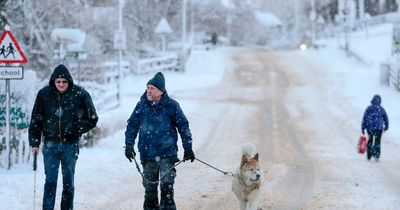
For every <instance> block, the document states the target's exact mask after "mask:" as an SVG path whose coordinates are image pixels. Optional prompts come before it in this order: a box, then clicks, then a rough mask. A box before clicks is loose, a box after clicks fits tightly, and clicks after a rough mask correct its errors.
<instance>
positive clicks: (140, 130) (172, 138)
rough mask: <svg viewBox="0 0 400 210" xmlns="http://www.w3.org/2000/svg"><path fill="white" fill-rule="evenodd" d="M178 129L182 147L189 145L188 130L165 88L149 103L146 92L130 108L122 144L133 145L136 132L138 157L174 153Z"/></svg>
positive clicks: (186, 123) (173, 155) (180, 110)
mask: <svg viewBox="0 0 400 210" xmlns="http://www.w3.org/2000/svg"><path fill="white" fill-rule="evenodd" d="M178 133H179V135H180V136H181V139H182V145H183V148H184V149H185V150H186V149H192V134H191V132H190V129H189V122H188V120H187V119H186V116H185V114H184V113H183V111H182V109H181V107H180V106H179V104H178V102H176V101H175V100H173V99H171V98H170V97H169V96H168V94H167V92H164V94H163V95H162V96H161V99H160V101H159V102H158V103H156V104H154V105H152V104H151V102H150V101H149V100H148V99H147V97H146V92H145V93H144V94H143V95H142V97H141V98H140V101H139V102H138V103H137V105H136V107H135V109H134V110H133V112H132V114H131V116H130V118H129V119H128V125H127V127H126V131H125V145H127V146H133V145H134V144H135V139H136V136H137V134H139V141H138V149H139V152H140V159H141V160H155V159H156V158H157V157H159V158H164V157H177V156H178V145H177V141H178Z"/></svg>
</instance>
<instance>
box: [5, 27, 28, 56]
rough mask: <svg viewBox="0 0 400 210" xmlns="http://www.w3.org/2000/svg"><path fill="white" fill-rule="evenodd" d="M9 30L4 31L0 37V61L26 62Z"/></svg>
mask: <svg viewBox="0 0 400 210" xmlns="http://www.w3.org/2000/svg"><path fill="white" fill-rule="evenodd" d="M27 62H28V60H27V59H26V57H25V55H24V53H23V52H22V50H21V48H20V47H19V44H18V42H17V41H16V40H15V38H14V36H13V35H12V33H11V31H4V32H3V34H2V35H1V37H0V63H27Z"/></svg>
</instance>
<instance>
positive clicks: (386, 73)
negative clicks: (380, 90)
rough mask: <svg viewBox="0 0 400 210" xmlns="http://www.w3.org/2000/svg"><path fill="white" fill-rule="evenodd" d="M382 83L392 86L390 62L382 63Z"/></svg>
mask: <svg viewBox="0 0 400 210" xmlns="http://www.w3.org/2000/svg"><path fill="white" fill-rule="evenodd" d="M379 69H380V75H379V76H380V84H381V85H385V86H390V84H389V82H390V79H389V77H390V65H389V64H388V63H381V64H380V68H379Z"/></svg>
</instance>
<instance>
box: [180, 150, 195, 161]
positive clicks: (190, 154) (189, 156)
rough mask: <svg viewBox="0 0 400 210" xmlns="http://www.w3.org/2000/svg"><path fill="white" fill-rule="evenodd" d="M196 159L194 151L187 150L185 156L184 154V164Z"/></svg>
mask: <svg viewBox="0 0 400 210" xmlns="http://www.w3.org/2000/svg"><path fill="white" fill-rule="evenodd" d="M195 158H196V157H195V156H194V153H193V150H191V149H186V150H185V152H184V154H183V162H185V161H187V160H190V162H193V161H194V159H195Z"/></svg>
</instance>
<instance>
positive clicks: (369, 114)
mask: <svg viewBox="0 0 400 210" xmlns="http://www.w3.org/2000/svg"><path fill="white" fill-rule="evenodd" d="M388 128H389V119H388V117H387V114H386V111H385V109H384V108H383V107H381V97H380V96H379V95H375V96H374V97H373V98H372V100H371V105H370V106H368V107H367V109H366V110H365V112H364V117H363V120H362V124H361V131H363V130H365V129H367V131H383V130H387V129H388Z"/></svg>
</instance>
